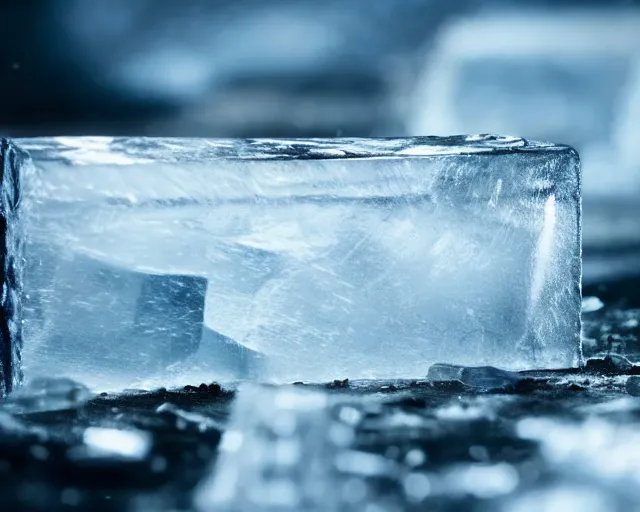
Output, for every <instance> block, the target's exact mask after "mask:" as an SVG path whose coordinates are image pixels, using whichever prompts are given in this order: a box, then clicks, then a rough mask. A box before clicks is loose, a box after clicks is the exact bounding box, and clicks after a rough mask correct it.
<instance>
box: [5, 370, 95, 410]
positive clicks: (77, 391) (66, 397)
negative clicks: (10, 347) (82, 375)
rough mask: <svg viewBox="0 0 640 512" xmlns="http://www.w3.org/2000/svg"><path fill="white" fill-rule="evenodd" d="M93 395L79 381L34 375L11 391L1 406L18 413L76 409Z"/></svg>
mask: <svg viewBox="0 0 640 512" xmlns="http://www.w3.org/2000/svg"><path fill="white" fill-rule="evenodd" d="M93 396H94V395H93V393H91V391H89V389H88V388H87V387H86V386H85V385H84V384H81V383H80V382H76V381H74V380H71V379H68V378H65V377H36V378H34V379H30V380H28V381H27V383H26V384H25V385H23V386H21V387H20V388H18V389H17V390H15V391H14V392H13V393H11V394H10V395H9V397H8V398H7V400H6V401H5V402H4V403H2V406H1V408H2V409H4V410H6V411H9V412H12V413H20V414H25V413H32V412H40V411H56V410H66V409H77V408H79V407H82V406H83V405H84V404H85V403H86V402H87V401H88V400H90V399H91V398H93Z"/></svg>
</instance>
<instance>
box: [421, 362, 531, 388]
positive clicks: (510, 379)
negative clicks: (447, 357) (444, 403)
mask: <svg viewBox="0 0 640 512" xmlns="http://www.w3.org/2000/svg"><path fill="white" fill-rule="evenodd" d="M427 380H430V381H432V382H438V381H459V382H461V383H462V384H464V385H465V386H469V387H471V388H476V389H477V390H482V391H508V390H511V389H514V388H515V387H516V386H517V385H518V383H520V382H522V381H523V380H524V377H523V376H522V375H520V374H519V373H516V372H509V371H506V370H501V369H499V368H494V367H493V366H474V367H469V366H455V365H449V364H434V365H433V366H431V367H430V368H429V372H428V373H427Z"/></svg>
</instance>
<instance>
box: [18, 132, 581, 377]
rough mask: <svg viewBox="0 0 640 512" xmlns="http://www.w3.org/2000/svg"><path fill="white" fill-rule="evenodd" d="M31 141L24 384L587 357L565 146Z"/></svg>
mask: <svg viewBox="0 0 640 512" xmlns="http://www.w3.org/2000/svg"><path fill="white" fill-rule="evenodd" d="M16 144H17V145H19V146H20V147H22V148H23V149H25V150H26V151H28V152H29V154H30V155H31V160H30V161H28V162H24V163H23V164H20V162H16V163H14V164H12V165H13V167H19V169H17V170H12V172H14V174H15V173H18V174H19V176H20V179H21V183H22V188H23V190H22V195H23V200H22V203H21V207H20V215H22V218H23V222H24V231H25V235H24V237H25V241H26V245H25V252H24V261H25V280H24V281H25V293H24V297H25V298H24V316H23V320H24V330H25V334H24V337H25V340H26V341H25V348H24V358H23V359H24V365H25V371H26V372H27V373H28V374H29V375H34V374H37V373H44V374H46V373H47V372H52V371H55V372H56V374H57V375H67V376H70V377H72V378H76V379H80V380H82V381H84V382H87V383H88V384H89V385H90V386H91V387H93V388H103V389H104V388H105V387H107V388H113V387H120V388H122V387H131V386H132V385H140V383H145V385H147V386H152V385H167V384H166V382H171V385H180V384H181V385H184V384H190V383H193V381H194V379H204V381H211V380H213V379H215V380H227V379H229V380H231V379H238V378H240V379H246V378H257V379H259V380H264V381H275V382H293V381H297V380H303V381H315V382H318V381H332V380H334V379H344V378H345V377H349V378H350V379H357V378H403V377H412V378H416V377H419V376H421V375H425V373H426V372H427V370H428V368H429V366H430V365H431V364H433V363H435V362H438V361H440V362H444V363H451V364H457V365H465V366H477V365H491V366H496V367H500V368H504V369H507V370H520V369H532V368H566V367H571V366H577V365H578V364H579V363H580V361H581V353H580V268H581V267H580V215H581V210H580V166H579V160H578V157H577V154H576V152H575V151H573V150H572V149H571V148H569V147H566V146H560V145H554V144H547V143H540V142H535V141H529V140H524V139H519V138H514V137H496V136H484V135H481V136H469V137H465V136H457V137H443V138H438V137H418V138H413V139H330V140H320V139H314V140H302V139H299V140H192V139H144V138H141V139H135V138H131V139H117V138H116V139H111V138H95V137H94V138H56V139H23V140H19V141H17V142H16ZM5 145H7V143H5ZM9 146H11V145H10V144H9V145H8V147H9ZM12 250H13V251H14V252H15V249H12ZM21 261H22V260H21ZM389 354H393V357H389Z"/></svg>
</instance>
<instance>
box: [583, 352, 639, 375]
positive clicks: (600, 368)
mask: <svg viewBox="0 0 640 512" xmlns="http://www.w3.org/2000/svg"><path fill="white" fill-rule="evenodd" d="M634 367H635V365H634V364H633V363H632V362H631V361H629V359H627V358H626V357H625V356H623V355H621V354H607V355H606V356H605V357H602V358H600V357H592V358H589V359H587V362H586V364H585V370H587V371H592V372H600V373H618V372H620V373H621V372H628V371H630V370H631V369H632V368H634Z"/></svg>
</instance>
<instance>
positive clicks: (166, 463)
mask: <svg viewBox="0 0 640 512" xmlns="http://www.w3.org/2000/svg"><path fill="white" fill-rule="evenodd" d="M637 284H638V283H635V284H634V283H633V282H631V281H629V282H627V283H626V284H625V286H627V287H629V289H632V288H634V287H636V288H637ZM621 293H622V292H621V291H620V290H617V291H616V290H613V289H610V288H603V287H600V288H594V289H587V290H585V295H591V296H595V295H597V296H598V297H600V298H601V300H602V302H603V303H604V304H599V303H598V302H597V301H595V300H591V301H590V302H587V304H586V306H587V307H586V308H585V309H586V311H589V312H587V313H585V314H584V321H585V329H584V337H585V355H586V356H587V357H597V359H592V360H591V361H589V362H588V364H587V366H586V368H585V370H583V371H573V372H562V371H556V372H542V373H528V374H519V375H518V374H516V375H515V376H514V375H503V374H496V375H497V378H493V377H492V375H493V374H492V373H491V372H490V371H488V370H487V371H484V370H483V372H480V373H478V372H475V373H474V372H469V371H464V372H461V371H459V369H451V368H436V369H434V370H433V372H430V379H431V380H427V379H426V378H425V380H419V381H392V382H391V381H390V382H381V381H376V382H370V381H369V382H364V381H359V382H352V381H348V380H345V381H336V382H332V383H328V384H326V385H324V386H308V385H304V384H300V383H298V384H296V385H292V386H287V387H282V388H243V389H242V390H241V391H237V390H236V389H234V388H231V387H230V388H228V389H223V388H221V387H220V386H218V385H216V384H209V385H206V384H202V385H198V386H193V387H191V386H187V387H185V388H184V389H176V390H164V389H161V390H153V391H148V392H140V391H136V392H131V393H127V392H125V393H122V394H113V395H100V396H95V397H94V396H91V395H90V394H89V393H88V392H87V390H86V389H85V388H83V387H82V386H81V385H78V384H74V383H72V382H68V381H54V382H40V383H38V382H36V383H34V384H33V386H32V387H31V388H30V389H27V390H25V392H23V393H22V394H21V395H17V396H15V397H14V398H13V400H10V401H9V402H7V403H5V404H4V405H3V406H2V407H1V408H0V510H31V511H35V512H38V511H48V512H49V511H52V512H55V511H57V510H85V509H87V510H92V511H94V512H97V511H102V510H105V511H107V510H114V511H115V510H118V511H120V510H128V511H135V512H138V511H140V512H142V511H145V512H146V511H159V512H162V511H190V510H198V511H199V512H204V511H207V510H230V511H235V510H256V509H257V510H278V511H285V510H327V511H329V512H331V511H332V510H349V511H351V510H356V511H357V510H363V511H367V512H369V511H371V512H374V511H376V512H377V511H385V510H392V511H393V510H446V511H449V510H471V511H486V510H499V511H514V512H523V511H545V510H551V511H555V510H562V511H571V510H582V511H601V510H602V511H614V512H615V511H618V510H619V511H623V510H624V511H633V510H640V508H639V506H638V503H640V485H638V484H639V483H640V462H639V460H640V459H639V458H638V457H637V449H638V446H640V434H639V432H640V397H637V396H635V395H640V382H639V381H640V377H638V376H636V375H634V374H640V371H639V370H640V368H638V367H636V366H633V365H632V362H633V361H638V360H640V350H639V347H638V334H639V333H640V327H639V325H640V309H638V307H639V305H638V303H637V301H636V302H635V303H634V302H633V301H628V300H627V301H620V300H614V299H613V297H616V296H618V297H619V296H620V294H621ZM601 306H602V307H601ZM447 372H448V373H447ZM447 375H449V376H448V377H447ZM345 377H348V376H345ZM425 377H426V376H425ZM446 378H450V379H454V380H450V381H442V380H440V379H446ZM434 379H435V380H434ZM483 379H484V380H483ZM236 397H237V398H238V399H237V400H236ZM252 405H255V407H252ZM221 440H222V441H221ZM634 507H635V508H634Z"/></svg>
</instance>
